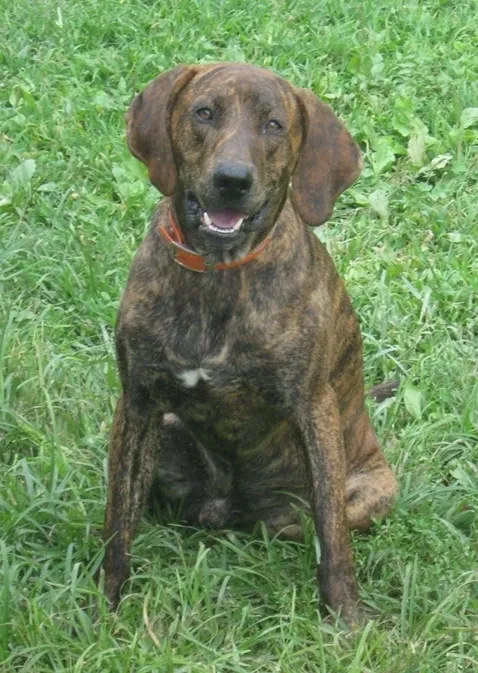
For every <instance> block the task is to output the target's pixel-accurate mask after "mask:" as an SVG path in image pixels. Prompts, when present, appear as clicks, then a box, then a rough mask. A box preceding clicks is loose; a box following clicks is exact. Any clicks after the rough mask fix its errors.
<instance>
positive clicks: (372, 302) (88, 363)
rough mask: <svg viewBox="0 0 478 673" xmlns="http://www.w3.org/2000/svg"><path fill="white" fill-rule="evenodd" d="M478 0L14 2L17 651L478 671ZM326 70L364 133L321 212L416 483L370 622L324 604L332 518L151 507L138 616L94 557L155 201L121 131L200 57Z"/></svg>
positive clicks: (5, 533) (396, 529)
mask: <svg viewBox="0 0 478 673" xmlns="http://www.w3.org/2000/svg"><path fill="white" fill-rule="evenodd" d="M477 13H478V5H477V3H476V2H475V1H473V0H461V2H453V1H452V0H449V1H447V0H410V1H407V2H405V3H403V4H402V3H397V2H396V1H394V0H296V1H294V2H293V1H292V0H290V1H289V0H284V1H279V0H276V1H272V0H263V2H244V1H243V0H223V1H221V0H196V1H194V0H160V1H157V2H154V1H153V0H151V1H149V2H147V1H145V0H141V1H139V0H138V1H136V2H134V1H133V0H70V2H64V1H63V0H59V1H58V2H52V1H48V0H37V1H36V2H32V0H15V1H14V2H9V3H7V2H6V0H5V1H4V2H2V12H1V16H2V21H1V26H0V44H1V48H0V97H1V108H0V123H1V126H0V141H1V142H0V165H1V168H0V232H1V237H0V259H1V264H0V290H1V292H0V441H1V454H0V531H1V532H0V568H1V573H0V670H1V671H2V673H11V672H13V671H22V672H23V673H27V672H32V673H46V672H49V671H54V672H55V673H60V672H61V673H76V672H79V671H88V673H90V672H91V673H110V672H111V673H113V672H115V673H116V672H118V673H120V672H121V673H149V672H154V673H162V672H163V671H164V672H171V673H172V672H174V673H189V672H191V673H206V672H208V673H209V672H210V673H233V672H234V673H243V672H244V673H245V672H248V673H252V672H254V671H257V672H259V671H260V672H266V673H268V672H270V673H273V672H275V673H297V672H298V671H300V672H304V673H319V672H320V673H339V672H342V671H346V672H348V673H362V672H365V673H438V672H442V671H443V672H445V671H446V672H448V673H461V672H468V671H470V672H471V671H476V670H478V572H477V567H478V563H477V559H478V535H477V533H478V516H477V512H478V467H477V465H478V382H477V373H478V348H477V342H478V329H477V328H478V317H477V316H478V313H477V307H478V185H477V177H478V161H477V152H476V150H477V146H478V90H477V86H476V83H477V81H478V40H477V32H476V28H477V22H476V17H477ZM211 60H247V61H249V62H252V63H257V64H261V65H264V66H266V67H271V68H273V69H274V70H276V71H277V72H279V73H280V74H282V75H284V76H285V77H287V78H289V79H290V80H292V81H293V82H294V83H295V84H297V85H300V86H305V87H311V88H312V89H313V90H314V91H315V92H316V93H317V94H318V95H320V96H321V97H322V98H323V99H324V100H326V101H327V102H329V103H330V104H332V105H333V106H334V108H335V109H336V111H337V112H338V113H339V114H340V115H341V117H342V118H343V119H344V120H345V122H346V123H347V125H348V127H349V128H350V130H351V131H352V132H353V134H354V135H355V137H356V138H357V140H358V142H359V143H360V145H361V147H362V149H363V152H364V157H365V168H364V171H363V174H362V177H361V179H360V180H359V181H358V182H357V184H356V185H354V187H353V188H351V189H350V190H349V191H348V192H347V193H346V194H345V195H344V196H343V197H342V198H341V199H340V202H339V204H338V206H337V208H336V211H335V215H334V217H333V219H332V220H331V222H329V223H328V224H327V225H325V227H322V229H321V230H320V231H318V235H320V236H321V237H322V238H324V239H325V240H326V241H327V245H328V246H329V248H330V250H331V253H332V255H333V257H334V259H335V261H336V264H337V266H338V268H339V270H340V272H341V274H342V275H343V277H344V278H345V279H346V282H347V286H348V288H349V291H350V294H351V296H352V299H353V302H354V305H355V307H356V309H357V312H358V314H359V316H360V320H361V324H362V329H363V333H364V339H365V360H366V370H365V376H366V383H367V386H370V385H372V384H373V383H378V382H381V381H383V380H387V379H390V378H394V377H396V378H399V379H400V390H399V393H398V395H397V396H396V398H395V399H390V400H387V401H385V402H382V403H381V404H375V403H370V411H371V414H372V417H373V419H374V424H375V426H376V428H377V431H378V433H379V436H380V438H381V441H382V442H383V445H384V447H385V448H386V452H387V455H388V457H389V459H390V461H391V463H392V465H393V466H394V469H395V470H396V473H397V475H398V478H399V481H400V487H401V495H400V498H399V501H398V503H397V507H396V509H395V511H394V513H393V514H392V516H390V517H389V518H388V519H387V520H386V521H384V522H382V523H378V524H377V526H376V528H375V530H374V532H373V534H371V535H367V536H355V538H354V541H353V545H354V551H355V556H356V563H357V571H358V576H359V582H360V588H361V592H362V597H363V600H364V601H365V603H366V604H367V605H368V606H369V607H370V610H371V612H372V614H373V615H375V619H374V620H373V621H370V622H369V623H368V624H367V625H366V626H365V627H364V628H363V629H362V630H359V631H358V632H356V633H352V634H351V633H347V632H345V631H343V630H342V629H341V627H340V624H336V623H334V622H333V621H331V620H327V619H324V618H323V617H321V615H320V614H319V612H318V607H317V594H316V587H315V579H314V575H315V573H314V564H315V557H316V551H315V544H314V536H313V534H312V531H311V529H310V526H308V527H307V530H308V533H307V536H306V541H305V543H304V544H292V543H285V542H280V541H278V540H275V539H268V538H267V536H266V535H265V534H263V535H261V534H258V535H257V536H255V537H252V536H246V535H239V534H235V533H233V532H229V533H224V534H221V535H219V534H218V535H208V534H206V533H205V532H203V531H197V530H191V529H186V528H184V527H181V526H180V525H173V526H169V527H160V526H158V525H155V524H154V523H153V522H151V521H146V520H145V521H144V522H143V523H142V525H141V529H140V532H139V535H138V538H137V542H136V544H135V546H134V556H133V569H134V572H133V576H132V579H131V582H129V583H128V585H127V587H126V588H125V597H124V600H123V602H122V604H121V607H120V610H119V612H118V614H117V615H110V614H109V613H108V612H107V610H106V605H105V601H104V599H103V597H102V594H101V592H99V591H98V590H97V588H96V587H95V583H94V581H93V575H94V573H95V571H96V569H97V568H98V566H99V564H100V563H101V559H102V546H101V538H100V532H101V526H102V517H103V508H104V502H105V466H106V450H107V442H108V434H109V428H110V425H111V420H112V412H113V408H114V404H115V400H116V398H117V396H118V392H119V383H118V377H117V374H116V367H115V360H114V350H113V326H114V321H115V315H116V311H117V308H118V303H119V298H120V295H121V291H122V288H123V287H124V284H125V280H126V277H127V273H128V268H129V265H130V262H131V259H132V256H133V254H134V251H135V249H136V247H137V246H138V244H139V242H140V241H141V239H142V237H143V236H144V234H145V231H146V228H147V226H148V222H149V218H150V215H151V212H152V209H153V207H154V204H155V202H156V201H157V199H158V193H157V192H156V191H155V190H154V188H152V187H150V186H149V184H148V182H147V180H146V176H145V171H144V169H143V167H142V166H141V165H140V164H139V163H138V162H137V161H136V160H135V159H133V157H131V156H130V155H129V153H128V150H127V148H126V144H125V139H124V121H123V114H124V112H125V110H126V108H127V106H128V104H129V102H130V101H131V99H132V97H133V95H134V93H135V92H136V91H138V90H139V89H140V88H142V87H143V86H144V85H145V84H146V83H147V82H148V81H149V80H151V79H152V78H153V77H154V76H155V75H156V74H157V73H158V72H160V71H162V70H165V69H168V68H170V67H172V66H173V65H175V64H177V63H181V62H186V63H187V62H197V61H203V62H204V61H211Z"/></svg>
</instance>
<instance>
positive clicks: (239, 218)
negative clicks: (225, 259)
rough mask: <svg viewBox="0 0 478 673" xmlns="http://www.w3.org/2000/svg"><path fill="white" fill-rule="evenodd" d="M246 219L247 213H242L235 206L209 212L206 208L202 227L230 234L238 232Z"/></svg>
mask: <svg viewBox="0 0 478 673" xmlns="http://www.w3.org/2000/svg"><path fill="white" fill-rule="evenodd" d="M246 219H247V213H241V212H239V211H237V210H234V209H233V208H224V209H223V210H211V211H209V212H207V211H205V210H204V211H203V213H202V215H201V229H205V230H209V231H213V232H214V233H216V234H222V235H225V236H228V235H231V234H235V233H236V232H238V231H239V229H240V228H241V226H242V223H243V222H244V220H246Z"/></svg>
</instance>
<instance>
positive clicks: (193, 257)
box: [158, 206, 276, 273]
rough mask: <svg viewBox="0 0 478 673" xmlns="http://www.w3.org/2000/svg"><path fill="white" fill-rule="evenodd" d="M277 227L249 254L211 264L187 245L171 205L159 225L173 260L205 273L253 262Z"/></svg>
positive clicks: (267, 243)
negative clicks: (166, 216)
mask: <svg viewBox="0 0 478 673" xmlns="http://www.w3.org/2000/svg"><path fill="white" fill-rule="evenodd" d="M275 228H276V225H274V227H273V229H272V230H271V231H270V232H269V233H268V235H267V236H266V237H265V238H264V239H263V240H262V241H261V243H259V245H257V246H255V247H254V248H253V249H252V250H251V252H249V253H248V254H246V255H244V256H242V257H239V258H237V259H231V260H230V261H229V260H227V261H222V262H218V263H212V264H211V263H208V261H207V260H206V258H205V257H203V256H202V255H200V254H199V253H197V252H195V251H194V250H192V249H191V248H189V247H188V246H187V245H186V242H185V240H184V235H183V233H182V230H181V228H180V226H179V224H178V223H177V221H176V218H175V216H174V213H173V210H172V207H171V206H168V218H167V222H166V223H164V222H163V223H161V224H159V226H158V230H159V233H160V235H161V237H162V238H163V240H164V242H165V243H166V245H168V246H169V248H170V250H171V255H172V258H173V260H174V261H175V262H176V263H177V264H179V265H180V266H183V267H184V268H185V269H188V270H189V271H196V272H199V273H204V272H206V271H224V270H226V269H233V268H235V267H238V266H242V265H243V264H248V263H249V262H252V261H253V260H254V259H256V258H257V257H258V256H259V255H260V254H261V252H262V251H263V250H264V248H266V247H267V246H268V245H269V243H270V241H271V239H272V236H273V234H274V230H275ZM225 252H230V251H225Z"/></svg>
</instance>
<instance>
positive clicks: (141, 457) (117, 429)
mask: <svg viewBox="0 0 478 673" xmlns="http://www.w3.org/2000/svg"><path fill="white" fill-rule="evenodd" d="M152 419H153V412H152V409H151V407H150V405H149V403H148V402H146V404H144V405H141V404H138V403H137V402H132V401H131V399H130V398H129V397H128V395H126V394H123V396H122V397H121V398H120V400H119V401H118V404H117V406H116V412H115V418H114V423H113V432H112V435H111V442H110V448H109V454H108V500H107V504H106V513H105V524H104V530H103V538H104V541H105V544H106V551H105V558H104V562H103V569H104V572H105V593H106V596H107V598H108V599H109V601H110V605H111V607H112V608H113V609H115V608H116V607H117V605H118V603H119V599H120V590H121V586H122V585H123V583H124V582H125V581H126V580H127V579H128V577H129V573H130V559H129V554H130V550H131V545H132V542H133V537H134V534H135V530H136V527H137V524H138V522H139V519H140V517H141V513H142V510H143V506H144V503H145V498H146V494H147V492H148V489H149V488H150V486H151V482H152V478H153V454H154V451H155V449H157V448H158V447H155V446H154V441H153V435H154V433H152V432H151V431H150V425H151V424H152Z"/></svg>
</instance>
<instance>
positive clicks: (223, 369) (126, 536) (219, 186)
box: [104, 63, 397, 624]
mask: <svg viewBox="0 0 478 673" xmlns="http://www.w3.org/2000/svg"><path fill="white" fill-rule="evenodd" d="M127 123H128V132H127V133H128V144H129V147H130V150H131V151H132V153H133V154H134V155H135V156H136V157H137V158H138V159H140V160H141V161H143V162H144V163H145V164H146V166H147V168H148V171H149V176H150V179H151V181H152V183H153V184H154V185H155V186H156V187H157V188H158V189H159V191H161V192H162V193H163V194H165V195H166V196H167V197H169V198H167V199H166V200H164V201H163V202H162V203H161V204H160V206H159V208H158V210H157V212H156V214H155V216H154V218H153V223H152V227H151V229H150V231H149V234H148V235H147V237H146V239H145V241H144V242H143V244H142V245H141V247H140V249H139V251H138V253H137V255H136V258H135V261H134V264H133V267H132V270H131V274H130V277H129V281H128V285H127V288H126V291H125V293H124V297H123V300H122V304H121V309H120V313H119V318H118V323H117V330H116V345H117V356H118V364H119V371H120V376H121V381H122V386H123V394H122V396H121V399H120V400H119V402H118V406H117V409H116V414H115V419H114V428H113V433H112V439H111V447H110V453H109V487H108V503H107V507H106V519H105V529H104V538H105V541H106V543H107V548H106V554H105V560H104V571H105V587H106V594H107V596H108V598H109V600H110V602H111V604H112V605H113V606H116V605H117V603H118V601H119V597H120V588H121V585H122V584H123V583H124V582H125V580H126V579H127V578H128V575H129V554H130V550H131V545H132V542H133V537H134V533H135V529H136V526H137V524H138V521H139V519H140V516H141V512H142V509H143V507H144V505H145V503H146V502H147V501H148V498H150V497H151V496H155V497H157V498H158V499H159V500H160V501H161V502H165V503H169V504H171V503H172V504H173V505H174V504H176V505H177V504H178V503H180V502H181V503H182V512H183V517H184V519H186V520H187V521H189V522H192V523H197V524H203V525H205V526H211V527H224V526H232V525H238V526H241V527H250V526H252V525H253V524H254V523H255V522H257V521H263V522H265V525H266V526H267V527H268V529H269V530H270V531H271V532H272V533H274V534H276V533H281V534H282V535H284V536H288V537H289V538H294V539H297V538H298V537H300V534H301V527H300V519H299V517H298V514H297V507H296V505H297V503H298V502H299V501H307V502H308V503H309V507H310V511H311V513H312V515H313V518H314V521H315V525H316V528H317V535H318V537H319V541H320V549H321V556H320V565H319V568H318V581H319V588H320V594H321V596H322V598H323V599H324V601H325V602H326V603H327V604H328V605H329V607H330V608H331V609H332V610H334V611H336V612H340V613H341V615H342V617H343V618H344V619H345V620H346V621H348V622H349V623H350V624H354V623H356V622H357V620H358V618H359V614H360V609H359V595H358V589H357V582H356V577H355V571H354V564H353V559H352V551H351V544H350V540H349V533H348V529H349V528H351V529H359V530H364V529H367V528H368V527H369V526H370V525H371V524H372V520H373V519H374V518H375V517H381V516H383V515H385V514H386V513H387V511H388V510H389V508H390V506H391V503H392V500H393V496H394V495H395V493H396V491H397V482H396V480H395V477H394V476H393V474H392V472H391V470H390V468H389V466H388V465H387V462H386V460H385V457H384V455H383V453H382V451H381V448H380V445H379V443H378V441H377V438H376V435H375V433H374V430H373V429H372V426H371V423H370V420H369V417H368V414H367V411H366V409H365V406H364V389H363V374H362V344H361V336H360V331H359V327H358V324H357V319H356V317H355V315H354V312H353V309H352V306H351V303H350V300H349V297H348V296H347V293H346V291H345V288H344V285H343V283H342V281H341V280H340V278H339V276H338V274H337V271H336V270H335V268H334V265H333V262H332V260H331V258H330V257H329V255H328V253H327V251H326V250H325V247H324V246H323V245H322V243H320V241H319V240H318V239H317V237H316V236H315V235H314V233H313V231H312V230H311V229H310V228H308V226H307V225H310V226H311V227H314V226H317V225H319V224H321V223H322V222H324V221H325V220H327V219H328V218H329V217H330V215H331V213H332V209H333V206H334V202H335V200H336V199H337V197H338V196H339V194H340V193H341V192H342V191H343V190H345V189H346V188H347V187H348V186H350V184H351V183H352V182H354V180H355V179H356V178H357V176H358V175H359V172H360V168H361V156H360V152H359V149H358V147H357V146H356V145H355V143H354V141H353V140H352V138H351V136H350V135H349V133H348V131H347V130H346V129H345V127H344V126H343V124H342V123H341V122H340V121H339V120H338V119H337V117H336V116H335V115H334V113H333V112H332V110H331V108H330V107H328V106H327V105H325V104H324V103H322V102H321V101H320V100H318V99H317V98H316V97H315V96H314V95H313V94H312V93H311V92H310V91H307V90H303V89H298V88H295V87H294V86H292V85H291V84H289V83H288V82H286V81H285V80H283V79H281V78H280V77H278V76H277V75H275V74H273V73H271V72H268V71H266V70H263V69H260V68H257V67H253V66H249V65H243V64H232V63H220V64H214V65H203V66H197V67H196V66H193V67H187V66H184V67H183V66H182V67H178V68H175V69H174V70H171V71H169V72H166V73H164V74H162V75H160V76H159V77H158V78H157V79H155V80H154V81H153V82H152V84H151V85H150V86H149V87H148V88H147V89H146V90H145V91H144V92H143V93H141V94H139V96H137V98H136V99H135V100H134V102H133V104H132V105H131V108H130V110H129V112H128V115H127ZM184 266H186V268H184ZM199 271H201V272H199Z"/></svg>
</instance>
